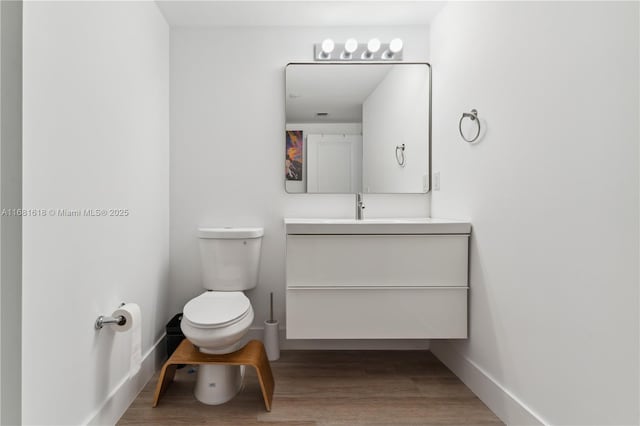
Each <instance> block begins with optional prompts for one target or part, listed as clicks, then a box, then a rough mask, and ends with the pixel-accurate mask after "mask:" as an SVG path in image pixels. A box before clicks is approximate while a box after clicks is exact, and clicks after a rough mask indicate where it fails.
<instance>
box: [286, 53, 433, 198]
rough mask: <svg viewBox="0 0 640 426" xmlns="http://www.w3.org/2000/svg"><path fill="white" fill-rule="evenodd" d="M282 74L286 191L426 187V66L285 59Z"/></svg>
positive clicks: (383, 191)
mask: <svg viewBox="0 0 640 426" xmlns="http://www.w3.org/2000/svg"><path fill="white" fill-rule="evenodd" d="M285 74H286V88H285V92H286V93H285V96H286V100H285V105H286V106H285V109H286V110H285V114H286V115H285V116H286V128H285V189H286V191H287V192H288V193H333V194H340V193H355V192H363V193H375V194H408V193H426V192H428V191H429V188H430V170H429V168H430V163H431V161H430V155H431V149H430V145H431V140H430V139H431V67H430V66H429V64H426V63H419V64H417V63H394V64H389V63H347V64H343V63H307V64H289V65H287V67H286V71H285Z"/></svg>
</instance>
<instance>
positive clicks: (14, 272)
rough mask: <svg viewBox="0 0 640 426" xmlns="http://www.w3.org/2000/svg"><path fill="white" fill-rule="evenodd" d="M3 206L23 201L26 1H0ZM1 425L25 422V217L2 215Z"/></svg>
mask: <svg viewBox="0 0 640 426" xmlns="http://www.w3.org/2000/svg"><path fill="white" fill-rule="evenodd" d="M0 123H1V124H2V125H1V126H0V185H1V189H0V208H2V209H11V208H18V207H20V206H21V205H22V158H21V155H22V2H21V1H11V2H1V3H0ZM0 240H1V242H0V283H1V286H0V287H1V288H0V301H1V306H0V313H1V317H0V325H1V328H2V329H1V330H0V376H1V378H2V380H1V382H0V383H1V384H0V406H1V409H2V410H1V413H0V424H3V425H11V424H20V386H21V377H20V375H21V371H22V369H21V366H22V360H21V352H22V345H21V333H20V328H21V324H22V303H21V266H22V265H21V255H22V250H21V245H22V218H21V217H19V216H7V215H3V216H2V218H1V219H0Z"/></svg>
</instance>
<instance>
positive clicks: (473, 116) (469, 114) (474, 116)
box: [458, 108, 480, 143]
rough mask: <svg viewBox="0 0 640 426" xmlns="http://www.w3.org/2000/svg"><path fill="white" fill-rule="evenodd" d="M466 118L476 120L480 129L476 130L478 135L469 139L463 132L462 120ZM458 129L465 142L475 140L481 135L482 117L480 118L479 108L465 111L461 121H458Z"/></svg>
mask: <svg viewBox="0 0 640 426" xmlns="http://www.w3.org/2000/svg"><path fill="white" fill-rule="evenodd" d="M465 118H469V119H471V121H475V122H476V124H478V131H477V132H476V135H475V136H474V137H473V138H471V139H467V138H466V137H465V135H464V133H462V120H464V119H465ZM458 130H459V131H460V136H461V137H462V139H464V140H465V142H469V143H471V142H475V141H476V140H477V139H478V137H479V136H480V119H478V110H477V109H475V108H474V109H472V110H471V112H463V113H462V117H460V121H459V122H458Z"/></svg>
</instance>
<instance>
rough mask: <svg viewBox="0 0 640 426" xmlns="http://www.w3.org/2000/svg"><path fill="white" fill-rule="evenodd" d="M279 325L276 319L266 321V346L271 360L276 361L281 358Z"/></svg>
mask: <svg viewBox="0 0 640 426" xmlns="http://www.w3.org/2000/svg"><path fill="white" fill-rule="evenodd" d="M278 326H279V324H278V321H275V320H267V321H265V322H264V348H265V350H266V351H267V358H269V361H276V360H278V359H279V358H280V336H279V332H278Z"/></svg>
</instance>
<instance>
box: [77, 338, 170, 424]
mask: <svg viewBox="0 0 640 426" xmlns="http://www.w3.org/2000/svg"><path fill="white" fill-rule="evenodd" d="M165 339H166V334H163V335H162V336H161V337H160V338H159V339H158V340H157V341H156V342H155V344H154V345H153V346H152V347H151V349H149V350H148V351H147V353H146V354H145V355H144V356H143V358H142V366H141V367H140V371H139V372H138V374H137V375H136V376H135V377H134V378H133V379H129V376H128V375H127V377H125V378H124V379H122V381H120V383H118V384H117V385H116V387H115V388H114V389H113V390H112V391H111V392H110V393H109V396H108V397H107V399H106V400H105V401H104V402H103V403H102V405H100V407H99V408H98V409H97V410H96V411H94V412H93V413H91V414H90V415H89V416H88V417H87V420H85V421H84V422H82V424H84V425H115V424H116V423H117V422H118V420H120V417H122V415H123V414H124V413H125V411H127V408H129V406H130V405H131V404H132V403H133V401H135V399H136V397H137V396H138V394H139V393H140V391H141V390H142V389H143V388H144V387H145V385H146V384H147V382H149V380H151V378H152V377H153V375H154V374H155V373H156V372H157V371H158V370H159V369H160V367H161V366H162V364H163V363H164V361H165V360H166V359H167V351H166V345H165Z"/></svg>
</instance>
